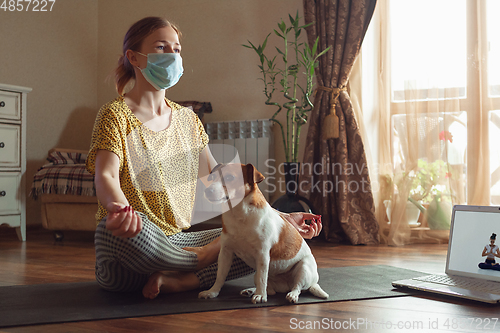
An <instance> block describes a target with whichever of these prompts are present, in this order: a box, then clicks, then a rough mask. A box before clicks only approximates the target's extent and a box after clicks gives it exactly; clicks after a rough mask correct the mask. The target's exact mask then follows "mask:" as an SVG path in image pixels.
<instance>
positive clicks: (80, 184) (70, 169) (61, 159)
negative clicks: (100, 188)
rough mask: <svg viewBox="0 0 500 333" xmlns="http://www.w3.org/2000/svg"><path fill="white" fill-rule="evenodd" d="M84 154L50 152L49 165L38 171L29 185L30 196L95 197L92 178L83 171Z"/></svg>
mask: <svg viewBox="0 0 500 333" xmlns="http://www.w3.org/2000/svg"><path fill="white" fill-rule="evenodd" d="M86 158H87V156H86V154H83V153H73V152H60V151H57V150H55V151H50V152H49V157H47V160H48V161H49V162H51V163H49V164H46V165H44V166H42V167H41V168H40V169H38V171H37V173H36V174H35V177H34V179H33V184H32V185H31V192H30V196H31V197H32V198H33V199H35V200H36V199H37V198H38V196H39V195H42V194H72V195H88V196H95V195H96V192H95V186H94V176H93V175H91V174H90V173H89V172H88V171H87V170H86V169H85V159H86Z"/></svg>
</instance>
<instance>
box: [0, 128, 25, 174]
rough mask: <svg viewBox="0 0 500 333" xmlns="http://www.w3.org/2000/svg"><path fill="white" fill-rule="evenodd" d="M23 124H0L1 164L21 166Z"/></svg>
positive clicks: (4, 165)
mask: <svg viewBox="0 0 500 333" xmlns="http://www.w3.org/2000/svg"><path fill="white" fill-rule="evenodd" d="M20 140H21V126H19V125H7V124H0V166H3V167H19V166H21V159H20V156H21V151H20V150H21V145H20Z"/></svg>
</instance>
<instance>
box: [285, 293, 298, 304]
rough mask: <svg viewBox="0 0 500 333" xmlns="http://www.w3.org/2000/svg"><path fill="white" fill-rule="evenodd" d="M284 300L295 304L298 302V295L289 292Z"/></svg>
mask: <svg viewBox="0 0 500 333" xmlns="http://www.w3.org/2000/svg"><path fill="white" fill-rule="evenodd" d="M286 299H287V300H288V302H290V303H292V304H295V303H297V302H298V301H299V293H297V292H294V291H290V292H289V293H288V294H286Z"/></svg>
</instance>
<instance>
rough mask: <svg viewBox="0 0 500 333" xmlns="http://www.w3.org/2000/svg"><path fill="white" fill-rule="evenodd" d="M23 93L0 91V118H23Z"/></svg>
mask: <svg viewBox="0 0 500 333" xmlns="http://www.w3.org/2000/svg"><path fill="white" fill-rule="evenodd" d="M20 96H21V94H17V93H13V92H10V91H0V118H4V119H15V120H20V119H21V103H20Z"/></svg>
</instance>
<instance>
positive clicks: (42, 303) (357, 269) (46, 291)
mask: <svg viewBox="0 0 500 333" xmlns="http://www.w3.org/2000/svg"><path fill="white" fill-rule="evenodd" d="M319 275H320V282H319V284H320V285H321V287H322V288H323V289H324V290H325V291H326V292H327V293H328V294H329V295H330V297H329V298H328V299H327V300H323V299H319V298H316V297H314V296H312V295H311V294H310V293H308V292H303V293H302V294H301V295H300V299H299V304H306V303H316V302H332V301H346V300H359V299H370V298H382V297H396V296H405V295H407V294H405V293H402V292H399V291H395V290H393V287H392V285H391V282H392V281H395V280H401V279H407V278H412V277H417V276H419V275H423V274H422V273H420V272H417V271H412V270H407V269H402V268H396V267H391V266H383V265H380V266H350V267H336V268H323V269H319ZM253 285H254V283H253V275H251V276H246V277H244V278H241V279H237V280H233V281H228V282H226V284H225V285H224V287H223V288H222V291H221V293H220V295H219V297H217V298H214V299H207V300H205V299H198V291H190V292H184V293H179V294H170V295H169V294H160V295H159V296H158V297H157V298H156V299H154V300H147V299H144V298H143V296H142V294H141V293H140V292H138V293H111V292H107V291H104V290H102V289H100V288H99V286H98V285H97V283H96V282H94V281H90V282H78V283H54V284H36V285H24V286H7V287H0V327H9V326H22V325H34V324H48V323H63V322H73V321H85V320H99V319H117V318H129V317H141V316H156V315H167V314H176V313H188V312H203V311H216V310H229V309H242V308H253V307H263V306H280V305H289V303H288V301H287V300H286V299H285V294H276V295H274V296H269V297H268V302H267V303H263V304H252V303H251V301H250V298H246V297H243V296H240V295H239V292H240V290H242V289H245V288H249V287H252V286H253ZM290 306H293V305H290Z"/></svg>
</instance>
